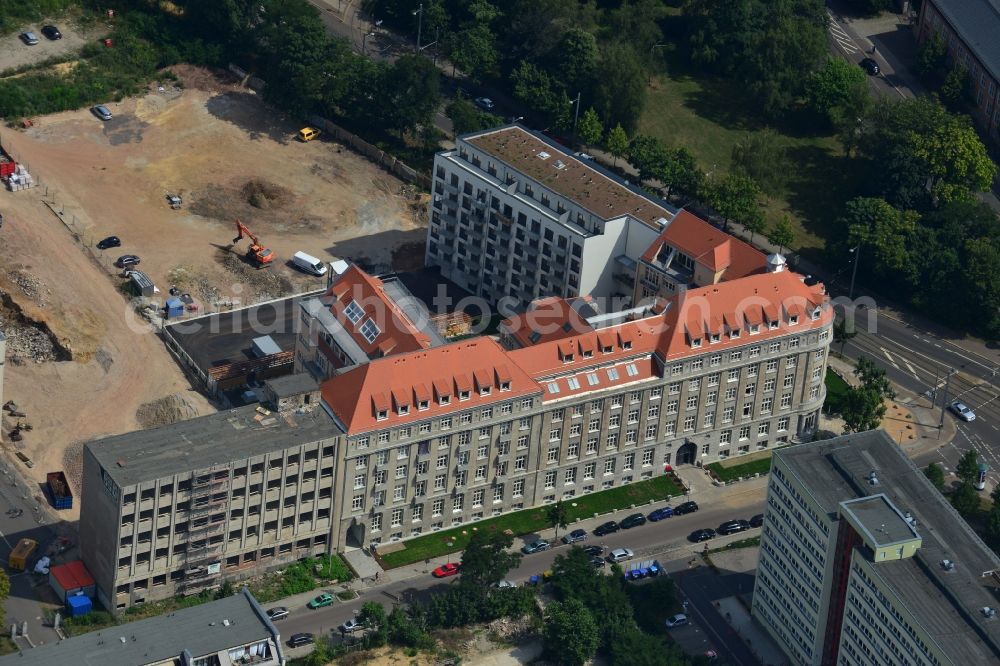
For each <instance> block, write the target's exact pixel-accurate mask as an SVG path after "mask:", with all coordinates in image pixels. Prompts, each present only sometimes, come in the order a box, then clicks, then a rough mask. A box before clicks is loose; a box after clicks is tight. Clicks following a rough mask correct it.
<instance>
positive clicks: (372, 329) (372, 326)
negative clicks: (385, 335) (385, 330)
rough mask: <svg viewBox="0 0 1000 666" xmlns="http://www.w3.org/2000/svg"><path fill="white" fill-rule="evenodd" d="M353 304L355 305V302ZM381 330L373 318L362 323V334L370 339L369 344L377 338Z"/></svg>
mask: <svg viewBox="0 0 1000 666" xmlns="http://www.w3.org/2000/svg"><path fill="white" fill-rule="evenodd" d="M351 304H352V305H353V302H352V303H351ZM381 332H382V330H381V329H379V327H378V325H377V324H376V323H375V322H373V321H372V320H371V319H369V320H368V321H366V322H365V323H364V324H362V325H361V335H363V336H365V340H367V341H368V344H371V343H373V342H375V338H377V337H378V335H379V333H381Z"/></svg>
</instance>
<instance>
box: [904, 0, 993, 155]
mask: <svg viewBox="0 0 1000 666" xmlns="http://www.w3.org/2000/svg"><path fill="white" fill-rule="evenodd" d="M916 31H917V40H918V41H919V42H920V43H924V42H925V41H926V40H927V39H929V38H930V36H931V35H935V34H937V35H940V36H941V39H942V40H944V43H945V44H947V46H948V55H949V58H950V59H951V61H952V63H953V64H955V65H957V64H962V65H964V66H965V67H966V69H968V71H969V76H970V77H971V79H972V89H973V93H972V94H973V98H974V99H975V103H976V106H975V108H974V109H973V110H972V116H973V118H975V119H976V122H978V123H979V125H980V127H982V128H983V130H984V132H985V133H986V134H987V135H988V136H989V137H990V138H991V139H992V140H993V143H994V145H1000V40H998V39H997V35H1000V0H925V1H924V2H921V3H920V18H919V20H918V21H917V25H916Z"/></svg>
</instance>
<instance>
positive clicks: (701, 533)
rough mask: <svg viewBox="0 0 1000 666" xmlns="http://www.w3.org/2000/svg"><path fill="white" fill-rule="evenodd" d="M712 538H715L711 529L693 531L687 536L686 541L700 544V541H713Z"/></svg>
mask: <svg viewBox="0 0 1000 666" xmlns="http://www.w3.org/2000/svg"><path fill="white" fill-rule="evenodd" d="M714 538H715V530H712V529H704V530H695V531H694V532H691V534H689V535H688V541H691V542H693V543H701V542H702V541H708V540H709V539H714Z"/></svg>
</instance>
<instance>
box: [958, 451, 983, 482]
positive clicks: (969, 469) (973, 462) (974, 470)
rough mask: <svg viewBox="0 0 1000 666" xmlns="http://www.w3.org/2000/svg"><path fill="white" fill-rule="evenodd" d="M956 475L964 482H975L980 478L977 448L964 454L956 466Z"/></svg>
mask: <svg viewBox="0 0 1000 666" xmlns="http://www.w3.org/2000/svg"><path fill="white" fill-rule="evenodd" d="M955 475H956V476H958V478H959V480H960V481H961V482H962V483H968V484H973V483H975V482H976V481H977V480H978V479H979V454H978V453H976V450H975V449H969V450H968V451H966V452H965V453H963V454H962V457H961V458H959V460H958V465H957V466H956V467H955Z"/></svg>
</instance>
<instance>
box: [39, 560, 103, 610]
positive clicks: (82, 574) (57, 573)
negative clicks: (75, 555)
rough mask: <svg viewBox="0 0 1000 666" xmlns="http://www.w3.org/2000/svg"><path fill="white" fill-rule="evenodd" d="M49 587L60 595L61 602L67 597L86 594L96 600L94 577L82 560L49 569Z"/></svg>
mask: <svg viewBox="0 0 1000 666" xmlns="http://www.w3.org/2000/svg"><path fill="white" fill-rule="evenodd" d="M49 585H51V586H52V589H53V590H55V591H56V594H57V595H59V599H60V600H61V601H66V597H68V596H69V597H72V596H74V595H77V594H85V595H87V596H88V597H90V598H91V599H93V598H94V577H93V576H91V575H90V572H89V571H87V567H85V566H84V565H83V562H82V561H80V560H74V561H72V562H67V563H66V564H60V565H58V566H54V567H52V568H51V569H49Z"/></svg>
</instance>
